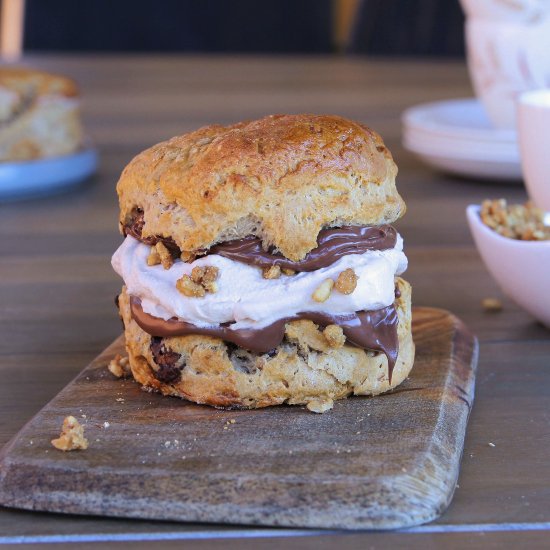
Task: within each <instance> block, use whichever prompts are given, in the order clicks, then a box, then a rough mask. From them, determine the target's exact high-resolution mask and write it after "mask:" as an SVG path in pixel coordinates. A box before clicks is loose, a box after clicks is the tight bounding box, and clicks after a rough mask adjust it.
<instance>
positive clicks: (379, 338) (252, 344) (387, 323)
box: [130, 296, 399, 380]
mask: <svg viewBox="0 0 550 550" xmlns="http://www.w3.org/2000/svg"><path fill="white" fill-rule="evenodd" d="M130 306H131V311H132V317H133V319H134V320H135V321H136V323H137V324H138V325H139V326H140V327H141V328H142V329H143V330H144V331H145V332H147V333H148V334H150V335H151V336H156V337H171V336H186V335H190V334H202V335H205V336H214V337H216V338H221V339H222V340H226V341H228V342H232V343H233V344H236V345H237V346H239V347H241V348H244V349H247V350H249V351H253V352H257V353H266V352H268V351H270V350H272V349H273V348H275V347H277V346H278V345H279V344H280V343H281V342H282V340H283V338H284V335H285V324H286V323H288V322H289V321H295V320H297V319H309V320H311V321H313V322H314V323H317V324H318V325H320V326H327V325H339V326H341V327H342V329H343V331H344V334H345V335H346V339H347V341H348V342H349V343H351V344H353V345H355V346H357V347H360V348H363V349H368V350H373V351H379V352H382V353H384V354H385V355H386V357H387V358H388V371H389V377H390V380H391V374H392V371H393V367H394V366H395V362H396V360H397V354H398V351H399V341H398V338H397V321H398V317H397V311H396V309H395V306H394V305H393V304H392V305H390V306H388V307H386V308H383V309H378V310H375V311H358V312H356V313H352V314H349V315H330V314H328V313H319V312H303V313H298V314H297V315H295V316H292V317H286V318H284V319H279V320H278V321H275V322H274V323H273V324H271V325H268V326H266V327H264V328H261V329H236V330H233V329H232V328H231V324H229V323H224V324H222V325H219V326H216V327H198V326H196V325H193V324H192V323H186V322H184V321H180V320H178V319H169V320H168V321H165V320H164V319H159V318H157V317H153V316H152V315H149V314H148V313H145V312H144V311H143V309H142V307H141V301H140V300H139V298H135V297H133V296H132V297H131V299H130Z"/></svg>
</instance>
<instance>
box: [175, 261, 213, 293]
mask: <svg viewBox="0 0 550 550" xmlns="http://www.w3.org/2000/svg"><path fill="white" fill-rule="evenodd" d="M219 274H220V271H219V269H218V268H217V267H215V266H213V265H207V266H204V267H200V266H196V267H194V268H193V269H192V271H191V276H189V275H184V276H183V277H182V278H181V279H179V280H178V281H177V282H176V288H177V289H178V290H179V291H180V292H181V293H182V294H184V295H185V296H190V297H194V298H197V297H199V298H202V297H203V296H204V295H205V294H206V292H212V293H213V292H217V291H218V284H217V283H216V279H217V278H218V276H219Z"/></svg>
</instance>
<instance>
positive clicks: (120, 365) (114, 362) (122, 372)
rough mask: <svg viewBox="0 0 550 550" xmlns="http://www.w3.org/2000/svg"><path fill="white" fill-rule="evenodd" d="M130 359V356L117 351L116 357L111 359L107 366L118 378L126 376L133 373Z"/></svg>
mask: <svg viewBox="0 0 550 550" xmlns="http://www.w3.org/2000/svg"><path fill="white" fill-rule="evenodd" d="M128 361H129V360H128V357H122V355H119V354H118V353H117V354H116V355H115V357H114V358H113V359H111V361H110V363H109V366H108V367H107V368H108V369H109V372H110V373H111V374H112V375H114V376H116V377H117V378H126V377H127V376H130V373H131V370H130V365H129V363H128Z"/></svg>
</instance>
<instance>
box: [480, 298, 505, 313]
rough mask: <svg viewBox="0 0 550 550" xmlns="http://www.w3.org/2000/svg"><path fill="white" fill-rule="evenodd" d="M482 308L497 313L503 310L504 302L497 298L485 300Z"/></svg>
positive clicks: (482, 302)
mask: <svg viewBox="0 0 550 550" xmlns="http://www.w3.org/2000/svg"><path fill="white" fill-rule="evenodd" d="M481 307H482V308H483V309H484V310H485V311H487V312H490V313H496V312H497V311H501V310H502V302H501V301H500V300H497V299H496V298H484V299H483V300H481Z"/></svg>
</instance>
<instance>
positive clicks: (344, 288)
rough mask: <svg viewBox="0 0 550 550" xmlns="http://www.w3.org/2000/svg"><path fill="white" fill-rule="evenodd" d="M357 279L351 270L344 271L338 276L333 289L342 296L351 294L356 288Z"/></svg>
mask: <svg viewBox="0 0 550 550" xmlns="http://www.w3.org/2000/svg"><path fill="white" fill-rule="evenodd" d="M357 279H359V277H358V276H357V275H356V274H355V271H353V269H351V268H348V269H344V271H342V272H341V273H340V275H338V279H336V283H335V285H334V288H336V290H337V291H338V292H341V293H342V294H351V293H352V292H353V291H354V290H355V288H356V287H357Z"/></svg>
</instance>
